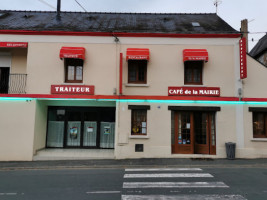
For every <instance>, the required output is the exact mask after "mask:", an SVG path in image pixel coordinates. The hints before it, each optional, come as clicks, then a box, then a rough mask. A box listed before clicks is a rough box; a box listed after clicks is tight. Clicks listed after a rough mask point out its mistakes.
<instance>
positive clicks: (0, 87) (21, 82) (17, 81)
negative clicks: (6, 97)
mask: <svg viewBox="0 0 267 200" xmlns="http://www.w3.org/2000/svg"><path fill="white" fill-rule="evenodd" d="M26 81H27V74H9V75H7V76H0V93H1V94H25V93H26Z"/></svg>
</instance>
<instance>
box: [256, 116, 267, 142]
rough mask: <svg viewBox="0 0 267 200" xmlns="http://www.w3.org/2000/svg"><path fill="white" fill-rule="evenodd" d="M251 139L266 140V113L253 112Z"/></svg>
mask: <svg viewBox="0 0 267 200" xmlns="http://www.w3.org/2000/svg"><path fill="white" fill-rule="evenodd" d="M253 138H267V113H266V112H253Z"/></svg>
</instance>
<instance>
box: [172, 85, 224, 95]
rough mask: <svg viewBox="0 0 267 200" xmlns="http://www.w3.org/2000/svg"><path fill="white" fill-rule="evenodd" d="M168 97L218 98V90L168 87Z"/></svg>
mask: <svg viewBox="0 0 267 200" xmlns="http://www.w3.org/2000/svg"><path fill="white" fill-rule="evenodd" d="M168 93H169V96H216V97H218V96H220V88H213V87H169V88H168Z"/></svg>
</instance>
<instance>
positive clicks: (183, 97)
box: [0, 94, 267, 101]
mask: <svg viewBox="0 0 267 200" xmlns="http://www.w3.org/2000/svg"><path fill="white" fill-rule="evenodd" d="M0 97H14V98H37V99H38V98H40V99H41V98H51V99H54V98H55V99H56V98H61V99H125V100H126V99H132V100H194V101H239V98H238V97H189V96H178V97H177V96H139V95H125V96H117V95H55V94H0ZM266 101H267V99H266Z"/></svg>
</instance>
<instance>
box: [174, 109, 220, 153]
mask: <svg viewBox="0 0 267 200" xmlns="http://www.w3.org/2000/svg"><path fill="white" fill-rule="evenodd" d="M179 113H190V148H188V147H189V145H183V144H178V137H179ZM194 113H195V112H194V111H188V112H186V111H174V140H175V141H174V144H173V145H172V153H173V154H197V153H195V150H196V149H195V131H194V127H195V122H194ZM201 113H206V114H207V116H206V120H207V122H206V132H207V136H206V137H207V138H206V140H207V144H206V145H207V146H208V152H207V153H205V154H207V155H216V123H215V114H216V113H215V112H205V111H203V112H201ZM212 117H213V120H214V134H215V145H212V137H211V128H212V123H211V122H212Z"/></svg>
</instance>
